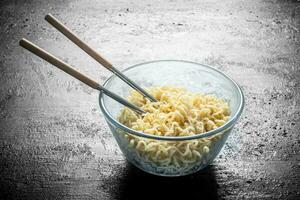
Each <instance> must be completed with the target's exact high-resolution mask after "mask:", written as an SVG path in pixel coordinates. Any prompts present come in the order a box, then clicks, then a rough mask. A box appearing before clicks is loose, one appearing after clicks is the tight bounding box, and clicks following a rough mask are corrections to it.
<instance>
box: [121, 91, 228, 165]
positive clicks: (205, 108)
mask: <svg viewBox="0 0 300 200" xmlns="http://www.w3.org/2000/svg"><path fill="white" fill-rule="evenodd" d="M148 91H149V92H150V93H151V94H152V95H153V96H154V97H155V98H156V99H157V100H158V102H151V101H149V100H148V99H146V98H144V97H143V96H142V95H141V94H139V93H138V92H136V91H132V92H131V94H130V96H129V98H128V100H129V101H130V102H132V103H134V104H135V105H137V106H139V107H141V108H142V109H143V110H144V111H146V112H147V113H146V114H143V115H138V114H136V113H135V112H134V111H132V110H130V109H128V108H124V109H123V110H122V111H121V114H120V116H119V121H120V122H121V123H122V124H124V125H126V126H127V127H129V128H132V129H134V130H137V131H141V132H144V133H147V134H153V135H158V136H189V135H196V134H201V133H204V132H207V131H210V130H213V129H216V128H217V127H219V126H222V125H223V124H225V123H226V121H227V120H228V119H229V115H230V110H229V105H228V103H227V102H226V101H225V100H223V99H220V98H217V97H215V96H212V95H203V94H199V93H191V92H188V91H187V90H186V89H184V88H177V87H171V86H170V87H167V86H164V87H152V88H148ZM217 137H218V136H217ZM217 137H216V136H215V137H211V138H204V139H195V140H186V141H159V140H153V139H144V138H141V137H136V136H132V135H126V139H127V140H128V142H129V146H130V147H131V148H134V149H136V150H137V152H138V153H139V155H140V156H142V157H143V158H144V159H146V160H149V161H151V162H154V163H157V164H159V165H163V166H164V165H174V166H178V167H179V166H182V165H188V164H189V163H194V162H196V161H199V160H200V159H201V158H202V157H203V156H205V155H206V154H208V153H209V151H210V148H211V146H212V143H213V142H215V141H216V140H217V139H218V138H217Z"/></svg>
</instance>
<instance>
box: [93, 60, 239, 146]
mask: <svg viewBox="0 0 300 200" xmlns="http://www.w3.org/2000/svg"><path fill="white" fill-rule="evenodd" d="M158 62H184V63H190V64H195V65H202V66H204V67H207V68H210V69H212V70H214V71H216V72H218V73H219V74H221V75H222V76H224V77H225V78H227V79H228V80H229V81H231V82H232V83H233V84H234V85H235V86H236V89H237V91H238V94H239V98H240V101H239V102H240V105H239V107H238V109H237V111H236V112H235V113H234V115H233V116H232V117H231V118H230V120H228V121H227V122H226V123H225V124H223V125H222V126H220V127H218V128H216V129H213V130H211V131H208V132H205V133H201V134H195V135H189V136H158V135H152V134H148V133H144V132H141V131H136V130H134V129H131V128H129V127H127V126H125V125H123V124H122V123H120V122H119V121H118V120H117V119H115V118H114V117H113V116H111V114H110V113H109V112H108V110H107V109H106V107H105V105H104V100H103V95H104V93H103V92H101V91H100V93H99V104H100V109H101V111H102V113H103V114H104V116H105V117H106V119H108V120H109V122H112V123H113V124H114V125H115V126H116V127H117V128H119V129H121V130H123V131H125V132H127V133H129V134H133V135H135V136H138V137H143V138H148V139H155V140H165V141H183V140H193V139H200V138H206V137H210V136H213V135H216V134H218V133H221V132H224V131H226V130H228V129H230V128H232V126H233V125H234V124H235V122H236V121H237V120H238V118H239V117H240V115H241V114H242V111H243V109H244V104H245V98H244V94H243V91H242V89H241V87H240V86H239V85H238V84H237V83H236V82H235V81H234V80H233V79H232V78H230V77H229V76H228V75H226V74H225V73H224V72H221V71H220V70H218V69H216V68H214V67H212V66H209V65H204V64H200V63H196V62H192V61H186V60H153V61H148V62H143V63H139V64H135V65H132V66H130V67H128V68H126V69H124V70H122V72H126V71H128V70H131V69H133V68H136V67H139V66H141V65H145V64H151V63H158ZM115 76H116V75H115V74H113V75H111V76H110V77H109V78H108V79H107V80H106V81H105V82H104V84H103V87H105V86H106V85H107V84H108V83H109V82H110V81H111V80H112V79H113V78H114V77H115ZM109 122H108V123H109Z"/></svg>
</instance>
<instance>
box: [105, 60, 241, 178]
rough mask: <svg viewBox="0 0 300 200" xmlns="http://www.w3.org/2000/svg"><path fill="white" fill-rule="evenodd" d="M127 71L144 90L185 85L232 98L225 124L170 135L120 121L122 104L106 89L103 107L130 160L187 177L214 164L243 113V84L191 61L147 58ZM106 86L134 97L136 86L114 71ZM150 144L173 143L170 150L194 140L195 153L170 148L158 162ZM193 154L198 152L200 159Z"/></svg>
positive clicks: (162, 172) (150, 169) (161, 172)
mask: <svg viewBox="0 0 300 200" xmlns="http://www.w3.org/2000/svg"><path fill="white" fill-rule="evenodd" d="M123 73H124V74H125V75H126V76H128V77H129V78H130V79H132V80H133V81H134V82H136V83H137V84H138V85H140V86H142V87H143V88H147V87H150V86H165V85H172V86H178V87H185V88H187V90H188V91H190V92H201V93H205V94H214V95H216V96H217V97H219V98H223V99H225V100H226V101H228V103H229V106H230V110H231V116H230V119H229V121H228V122H227V123H226V124H224V125H223V126H221V127H219V128H217V129H214V130H212V131H209V132H206V133H202V134H197V135H193V136H182V137H171V136H169V137H166V136H155V135H151V134H146V133H143V132H139V131H135V130H133V129H130V128H128V127H126V126H124V125H123V124H121V123H119V122H118V120H117V118H118V116H119V115H120V113H121V109H122V108H123V106H122V105H121V104H119V103H118V102H116V101H114V100H113V99H111V98H110V97H108V96H106V95H104V94H103V93H100V96H99V103H100V108H101V110H102V112H103V114H104V116H105V119H106V121H107V123H108V125H109V128H110V130H111V131H112V133H113V135H114V137H115V139H116V140H117V143H118V145H119V147H120V149H121V150H122V152H123V154H124V155H125V157H126V158H127V160H128V161H129V162H131V163H132V164H133V165H135V166H136V167H138V168H140V169H142V170H144V171H146V172H148V173H151V174H156V175H160V176H183V175H187V174H191V173H194V172H197V171H199V170H201V169H202V168H204V167H206V166H207V165H209V164H210V163H211V162H212V161H213V160H214V159H215V157H216V156H217V155H218V153H219V152H220V150H221V149H222V147H223V145H224V144H225V142H226V140H227V137H228V135H229V133H230V132H231V130H232V128H233V126H234V124H235V123H236V121H237V119H238V118H239V116H240V115H241V113H242V110H243V107H244V96H243V93H242V91H241V88H240V87H239V86H238V85H237V84H236V83H235V82H234V81H233V80H232V79H231V78H229V77H228V76H227V75H225V74H224V73H222V72H220V71H218V70H216V69H214V68H212V67H210V66H206V65H202V64H198V63H193V62H187V61H179V60H160V61H153V62H146V63H142V64H138V65H134V66H132V67H129V68H127V69H126V70H124V71H123ZM104 87H105V88H107V89H108V90H110V91H113V92H115V93H117V94H118V95H120V96H122V97H124V98H127V97H128V96H129V92H130V90H131V88H130V87H129V86H128V85H127V84H126V83H124V82H123V81H122V80H120V79H119V78H118V77H116V76H115V75H113V76H111V77H110V78H109V79H108V80H107V81H106V82H105V83H104ZM150 143H152V144H161V145H164V146H165V147H171V148H170V149H172V148H173V147H179V146H181V147H182V146H185V145H188V144H190V145H192V146H193V149H194V150H195V151H196V152H181V153H178V152H177V154H176V153H175V154H174V151H173V152H172V151H171V150H170V152H165V154H166V155H167V156H169V158H170V159H165V160H159V159H157V158H154V157H155V156H153V154H151V153H149V151H150V150H149V149H145V146H143V144H150ZM138 144H139V145H138ZM192 153H195V154H197V155H198V156H197V158H196V159H195V158H194V156H193V155H192ZM174 157H175V158H174Z"/></svg>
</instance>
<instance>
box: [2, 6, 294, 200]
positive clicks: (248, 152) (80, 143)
mask: <svg viewBox="0 0 300 200" xmlns="http://www.w3.org/2000/svg"><path fill="white" fill-rule="evenodd" d="M0 9H1V10H0V27H1V28H0V35H1V38H0V43H1V45H0V77H1V78H0V90H1V93H0V159H1V161H0V191H1V194H0V199H104V200H106V199H107V200H108V199H143V198H145V197H147V198H152V199H158V198H161V197H162V198H168V199H170V198H173V199H177V198H180V199H200V198H204V197H206V198H208V199H299V198H300V156H299V150H300V147H299V146H300V136H299V129H300V123H299V120H300V80H299V79H300V66H299V65H300V57H299V55H300V45H299V43H300V33H299V31H300V3H299V1H271V0H270V1H238V0H230V1H217V0H206V1H196V0H189V1H188V0H186V1H180V0H170V1H164V2H163V1H159V0H155V1H134V0H130V1H126V0H117V1H113V0H110V1H104V0H102V1H96V0H77V1H71V0H66V1H62V0H60V1H43V0H37V1H36V0H29V1H23V0H22V1H9V0H3V1H1V2H0ZM47 13H52V14H53V15H55V16H56V17H57V18H58V19H60V20H62V21H64V22H65V23H66V24H67V25H68V26H69V27H71V28H72V29H73V30H74V31H75V32H76V33H77V34H78V35H80V37H81V38H83V39H84V40H85V41H87V42H88V43H89V44H91V45H92V46H93V47H95V48H96V49H97V50H99V51H100V52H101V53H102V54H103V55H104V56H105V57H107V58H108V59H109V60H111V61H112V63H113V64H114V65H115V66H117V67H118V68H119V69H125V68H126V67H128V66H131V65H133V64H137V63H141V62H145V61H149V60H159V59H182V60H190V61H194V62H199V63H204V64H209V65H212V66H215V67H216V68H218V69H220V70H222V71H224V72H225V73H227V74H228V75H230V76H231V77H232V78H233V79H235V80H236V81H237V82H238V83H239V84H240V85H241V87H242V88H243V90H244V93H245V97H246V107H245V110H244V113H243V116H242V117H241V118H240V120H239V122H238V124H237V125H236V127H235V129H234V131H233V132H232V134H231V135H230V137H229V139H228V142H227V143H226V145H225V147H224V148H223V150H222V152H221V154H220V155H219V156H218V157H217V159H216V160H215V161H214V163H212V165H211V166H210V167H208V168H206V169H205V170H203V171H201V172H199V173H196V174H193V175H190V176H186V177H181V178H162V177H157V176H153V175H149V174H146V173H144V172H142V171H140V170H138V169H137V168H135V167H134V166H132V165H130V164H129V163H128V162H126V160H125V159H124V157H123V155H122V153H121V152H120V150H119V148H118V146H117V144H116V142H115V141H114V138H113V136H112V134H111V132H110V131H109V129H108V127H107V125H106V123H105V121H104V118H103V115H102V114H101V112H100V109H99V105H98V92H97V91H94V90H92V89H90V88H88V87H87V86H85V85H84V84H82V83H79V82H78V81H77V80H74V79H72V78H71V77H69V76H67V75H66V74H64V73H62V72H61V71H59V70H57V69H56V68H54V67H53V66H51V65H50V64H48V63H46V62H44V61H42V60H41V59H39V58H37V57H36V56H33V55H32V54H30V53H29V52H27V51H25V50H24V49H22V48H21V47H19V46H18V41H19V39H21V38H22V37H26V38H28V39H30V40H32V41H33V42H35V43H37V44H38V45H40V46H42V47H44V48H46V49H47V50H49V51H50V52H54V53H55V54H56V55H59V56H60V57H61V58H62V59H63V60H65V61H68V62H69V63H71V64H74V65H76V66H78V67H79V68H80V70H81V71H83V72H84V73H86V74H89V75H90V76H92V77H93V78H95V79H97V80H99V81H100V82H102V83H103V82H104V81H105V80H106V79H107V78H108V77H109V76H110V75H111V74H110V72H109V71H107V70H105V69H104V68H103V67H100V66H99V64H97V63H96V62H95V61H93V60H92V59H91V58H90V57H89V56H87V55H86V54H85V53H84V52H83V51H81V50H80V49H79V48H78V47H76V46H75V45H74V44H72V43H71V42H70V41H68V39H66V38H65V37H64V36H63V35H62V34H60V33H59V32H57V31H56V30H55V29H54V28H52V27H51V26H50V25H49V24H47V22H46V21H45V20H44V19H43V18H44V16H45V15H46V14H47Z"/></svg>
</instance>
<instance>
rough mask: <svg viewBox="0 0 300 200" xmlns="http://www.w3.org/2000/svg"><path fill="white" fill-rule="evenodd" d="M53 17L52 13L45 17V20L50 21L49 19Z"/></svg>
mask: <svg viewBox="0 0 300 200" xmlns="http://www.w3.org/2000/svg"><path fill="white" fill-rule="evenodd" d="M51 17H53V16H52V15H51V14H50V13H48V14H47V15H46V16H45V20H47V21H48V19H49V18H51Z"/></svg>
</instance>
